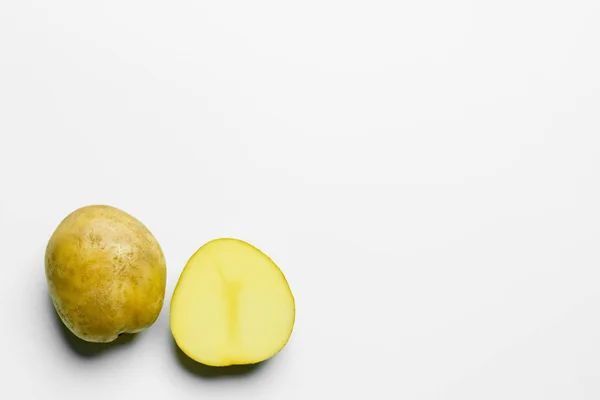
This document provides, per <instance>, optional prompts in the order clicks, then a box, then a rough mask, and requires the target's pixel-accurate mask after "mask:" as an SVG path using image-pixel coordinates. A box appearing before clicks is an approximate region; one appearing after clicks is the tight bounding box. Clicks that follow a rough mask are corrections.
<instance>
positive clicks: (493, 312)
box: [0, 0, 600, 400]
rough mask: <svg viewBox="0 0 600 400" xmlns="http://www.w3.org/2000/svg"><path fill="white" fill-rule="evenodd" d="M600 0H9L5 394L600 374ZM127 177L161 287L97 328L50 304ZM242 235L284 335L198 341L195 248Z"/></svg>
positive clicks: (2, 241)
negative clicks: (93, 215) (71, 233)
mask: <svg viewBox="0 0 600 400" xmlns="http://www.w3.org/2000/svg"><path fill="white" fill-rule="evenodd" d="M599 21H600V2H598V1H597V0H587V1H586V0H505V1H479V0H454V1H446V0H423V1H408V0H402V1H399V0H389V1H384V0H372V1H367V0H363V1H342V0H318V1H317V0H305V1H275V0H255V1H242V0H237V1H236V0H221V1H204V0H193V1H192V0H188V1H148V0H146V1H131V0H118V1H117V0H104V1H75V0H73V1H66V0H60V1H59V0H55V1H41V0H39V1H31V0H28V1H26V0H2V1H1V2H0V178H1V179H0V249H1V256H0V260H1V264H0V267H1V274H0V282H1V286H0V315H2V329H1V330H0V367H1V369H2V370H1V375H2V379H1V382H2V384H1V385H0V398H2V399H42V398H43V399H63V400H67V399H103V400H106V399H138V398H139V399H155V398H156V399H178V400H179V399H182V400H183V399H233V398H239V399H263V400H264V399H267V400H268V399H313V398H315V399H316V398H323V399H346V398H349V397H350V396H356V397H355V398H361V399H419V400H432V399H456V400H465V399H473V400H481V399H485V400H493V399H502V400H504V399H526V400H533V399H543V400H554V399H568V400H576V399H598V398H600V158H599V156H600V50H599V49H600V23H599ZM98 203H103V204H110V205H113V206H117V207H119V208H122V209H123V210H125V211H127V212H129V213H131V214H133V215H134V216H136V217H137V218H139V219H140V220H141V221H142V222H144V223H145V224H146V225H147V226H148V227H149V228H150V229H151V230H152V231H153V233H154V234H155V236H156V237H157V239H158V240H159V241H160V243H161V245H162V247H163V249H164V251H165V254H166V257H167V262H168V285H167V298H166V302H165V307H164V308H163V311H162V313H161V316H160V318H159V320H158V321H157V322H156V324H155V325H153V326H152V327H151V328H150V329H148V330H147V331H145V332H143V333H142V334H140V335H138V336H137V337H136V338H135V339H134V340H130V341H125V342H119V343H117V344H115V345H113V346H105V347H103V346H100V347H97V346H90V345H86V344H83V343H80V342H78V341H76V340H74V339H73V338H72V337H70V336H69V335H68V334H66V333H65V332H64V330H63V329H62V328H61V325H60V323H59V322H58V321H57V320H56V318H55V314H54V311H53V309H52V306H51V305H50V302H49V298H48V293H47V290H46V282H45V277H44V269H43V253H44V249H45V245H46V243H47V240H48V238H49V237H50V235H51V233H52V231H53V230H54V228H55V227H56V225H57V224H58V223H59V222H60V220H61V219H62V218H63V217H64V216H66V215H67V214H68V213H69V212H71V211H73V210H74V209H75V208H77V207H80V206H83V205H87V204H98ZM221 236H233V237H238V238H241V239H244V240H247V241H249V242H251V243H253V244H254V245H256V246H258V247H259V248H261V249H262V250H264V251H265V252H266V253H267V254H269V255H270V256H271V257H272V258H273V259H274V260H275V261H276V262H277V263H278V264H279V265H280V267H281V268H282V270H283V271H284V273H285V274H286V276H287V278H288V280H289V282H290V284H291V287H292V290H293V293H294V295H295V297H296V302H297V319H296V327H295V330H294V333H293V336H292V339H291V341H290V343H289V344H288V346H287V347H286V348H285V349H284V351H283V352H281V353H280V354H279V355H278V356H276V357H274V358H273V359H271V360H270V361H269V362H266V363H265V364H264V365H261V366H260V367H258V368H255V369H250V370H246V369H242V370H234V371H226V372H225V373H216V372H214V371H212V370H206V369H203V368H199V367H197V366H195V365H194V364H193V363H190V362H189V361H188V360H186V359H185V358H182V357H181V356H180V354H178V353H177V351H176V350H175V348H174V346H173V341H172V338H171V335H170V331H169V326H168V304H169V301H170V298H171V294H172V290H173V287H174V285H175V283H176V281H177V278H178V277H179V273H180V272H181V270H182V268H183V266H184V264H185V262H186V261H187V259H188V258H189V256H191V254H192V253H193V252H194V251H195V250H196V249H197V248H198V247H199V246H201V245H202V244H204V243H205V242H206V241H208V240H210V239H213V238H216V237H221Z"/></svg>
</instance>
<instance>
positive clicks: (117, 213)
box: [45, 205, 166, 343]
mask: <svg viewBox="0 0 600 400" xmlns="http://www.w3.org/2000/svg"><path fill="white" fill-rule="evenodd" d="M45 267H46V279H47V282H48V288H49V291H50V297H51V299H52V302H53V304H54V308H55V309H56V311H57V313H58V315H59V316H60V318H61V320H62V321H63V323H64V324H65V325H66V326H67V327H68V328H69V330H70V331H71V332H73V333H74V334H75V335H76V336H77V337H79V338H81V339H83V340H86V341H88V342H99V343H106V342H111V341H113V340H114V339H116V338H117V336H118V335H119V334H121V333H136V332H139V331H141V330H143V329H144V328H147V327H149V326H150V325H152V324H153V323H154V322H155V321H156V319H157V318H158V314H159V313H160V311H161V309H162V306H163V301H164V295H165V286H166V265H165V258H164V255H163V252H162V250H161V248H160V246H159V244H158V242H157V241H156V239H155V238H154V236H153V235H152V233H151V232H150V231H149V230H148V229H147V228H146V227H145V226H144V225H143V224H142V223H141V222H140V221H138V220H137V219H135V218H134V217H132V216H131V215H129V214H127V213H126V212H124V211H121V210H119V209H117V208H114V207H110V206H104V205H93V206H86V207H82V208H80V209H77V210H75V211H73V212H72V213H71V214H69V215H68V216H67V217H66V218H65V219H64V220H63V221H62V222H61V223H60V224H59V225H58V227H57V228H56V230H55V231H54V233H53V234H52V237H51V238H50V240H49V242H48V246H47V248H46V257H45Z"/></svg>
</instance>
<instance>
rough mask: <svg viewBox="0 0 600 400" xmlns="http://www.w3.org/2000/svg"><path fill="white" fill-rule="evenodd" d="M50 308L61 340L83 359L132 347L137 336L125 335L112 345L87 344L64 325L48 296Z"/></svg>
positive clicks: (111, 343)
mask: <svg viewBox="0 0 600 400" xmlns="http://www.w3.org/2000/svg"><path fill="white" fill-rule="evenodd" d="M47 302H48V306H49V307H50V309H51V310H50V312H51V313H52V315H53V316H54V318H53V319H54V322H55V326H56V330H57V331H59V334H60V336H61V338H62V339H63V342H64V344H65V345H66V347H68V348H70V349H71V350H72V351H73V353H74V354H76V355H77V356H79V357H82V358H90V357H95V356H98V355H100V354H102V353H105V352H107V351H113V350H116V349H118V348H123V347H126V346H128V345H130V344H131V343H132V342H133V341H134V340H135V338H136V337H137V334H123V335H120V336H119V337H118V338H116V339H115V340H114V341H112V342H110V343H91V342H86V341H85V340H82V339H79V338H78V337H77V336H75V335H74V334H73V333H72V332H71V331H70V330H69V328H67V327H66V326H65V324H63V322H62V320H61V319H60V317H59V316H58V313H57V312H56V309H55V308H54V305H53V304H52V300H51V299H50V297H49V296H48V301H47Z"/></svg>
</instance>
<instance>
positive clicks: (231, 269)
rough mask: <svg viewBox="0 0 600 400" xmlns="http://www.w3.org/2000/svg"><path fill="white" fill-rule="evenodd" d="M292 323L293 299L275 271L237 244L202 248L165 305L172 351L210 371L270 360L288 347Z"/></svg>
mask: <svg viewBox="0 0 600 400" xmlns="http://www.w3.org/2000/svg"><path fill="white" fill-rule="evenodd" d="M294 319H295V303H294V296H293V295H292V292H291V290H290V287H289V285H288V282H287V280H286V278H285V277H284V275H283V273H282V272H281V270H280V269H279V268H278V267H277V265H275V263H274V262H273V261H272V260H271V259H270V258H269V257H268V256H266V255H265V254H264V253H262V252H261V251H260V250H258V249H257V248H255V247H253V246H252V245H250V244H248V243H246V242H243V241H241V240H237V239H216V240H213V241H211V242H208V243H207V244H205V245H204V246H202V247H201V248H200V249H199V250H198V251H197V252H196V253H195V254H194V255H193V256H192V257H191V258H190V260H189V261H188V263H187V264H186V266H185V268H184V270H183V272H182V274H181V276H180V278H179V281H178V282H177V286H176V287H175V292H174V293H173V298H172V300H171V309H170V320H171V321H170V323H171V331H172V333H173V337H174V338H175V341H176V343H177V345H178V346H179V348H180V349H181V350H182V351H183V352H184V353H185V354H186V355H187V356H189V357H190V358H192V359H193V360H196V361H198V362H200V363H202V364H206V365H210V366H229V365H236V364H238V365H239V364H255V363H258V362H261V361H264V360H266V359H268V358H270V357H272V356H273V355H275V354H276V353H278V352H279V351H280V350H281V349H283V348H284V346H285V345H286V343H287V342H288V340H289V338H290V336H291V334H292V329H293V326H294Z"/></svg>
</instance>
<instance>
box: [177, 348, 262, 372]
mask: <svg viewBox="0 0 600 400" xmlns="http://www.w3.org/2000/svg"><path fill="white" fill-rule="evenodd" d="M172 342H173V352H174V353H175V355H176V356H177V361H179V364H181V366H182V367H183V368H185V369H186V370H187V371H188V372H189V373H190V374H192V375H195V376H197V377H199V378H205V379H211V378H219V377H227V376H239V377H242V376H246V375H250V374H253V373H255V372H256V371H258V370H259V369H260V368H262V367H263V365H264V364H265V363H267V362H268V360H266V361H263V362H260V363H257V364H246V365H231V366H228V367H211V366H209V365H205V364H202V363H199V362H197V361H194V360H192V359H191V358H190V357H188V356H187V355H186V354H185V353H184V352H183V351H182V350H181V349H180V348H179V346H177V343H176V342H175V339H172Z"/></svg>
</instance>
